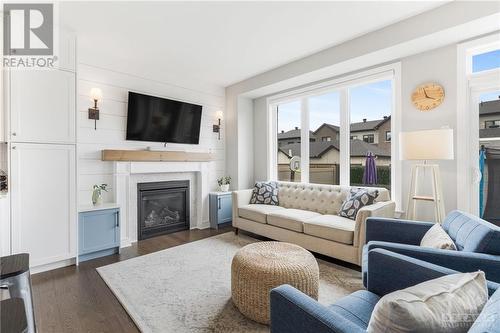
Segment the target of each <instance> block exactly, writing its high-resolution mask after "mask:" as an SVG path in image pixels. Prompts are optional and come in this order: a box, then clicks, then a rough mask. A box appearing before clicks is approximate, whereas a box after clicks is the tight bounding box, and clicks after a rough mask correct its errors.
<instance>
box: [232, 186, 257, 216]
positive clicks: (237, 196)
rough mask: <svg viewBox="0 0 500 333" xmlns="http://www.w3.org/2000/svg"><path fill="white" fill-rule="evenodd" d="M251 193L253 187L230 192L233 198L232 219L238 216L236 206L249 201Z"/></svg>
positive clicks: (243, 204) (246, 203)
mask: <svg viewBox="0 0 500 333" xmlns="http://www.w3.org/2000/svg"><path fill="white" fill-rule="evenodd" d="M252 193H253V189H248V190H238V191H233V193H232V194H231V196H232V199H233V221H234V219H235V218H236V217H238V208H239V207H241V206H245V205H248V204H249V203H250V199H251V198H252Z"/></svg>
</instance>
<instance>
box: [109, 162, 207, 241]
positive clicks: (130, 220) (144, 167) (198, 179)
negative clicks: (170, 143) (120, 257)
mask: <svg viewBox="0 0 500 333" xmlns="http://www.w3.org/2000/svg"><path fill="white" fill-rule="evenodd" d="M212 163H215V162H213V161H208V162H113V164H114V172H113V177H114V185H115V201H116V202H117V203H118V204H119V205H120V207H121V220H122V229H121V247H125V246H129V245H130V244H131V243H133V242H136V241H137V240H138V239H139V238H138V232H137V231H138V230H137V213H138V210H137V184H139V183H149V182H165V181H189V192H190V198H189V203H190V204H189V206H190V212H189V215H190V224H189V228H190V229H205V228H209V227H210V224H209V221H208V194H209V192H210V191H212V190H215V187H216V182H215V179H216V175H215V168H214V166H213V165H212ZM210 180H213V183H214V184H211V182H210Z"/></svg>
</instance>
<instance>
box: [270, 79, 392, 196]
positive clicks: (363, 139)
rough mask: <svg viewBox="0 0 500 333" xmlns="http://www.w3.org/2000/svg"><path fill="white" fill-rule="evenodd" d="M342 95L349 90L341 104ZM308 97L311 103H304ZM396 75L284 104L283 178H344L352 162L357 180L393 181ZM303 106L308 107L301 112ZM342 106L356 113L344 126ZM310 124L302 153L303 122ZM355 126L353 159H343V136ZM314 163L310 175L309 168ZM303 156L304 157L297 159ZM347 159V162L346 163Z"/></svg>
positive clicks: (280, 124) (280, 134)
mask: <svg viewBox="0 0 500 333" xmlns="http://www.w3.org/2000/svg"><path fill="white" fill-rule="evenodd" d="M341 96H349V101H348V103H346V104H347V105H346V106H345V108H346V109H345V110H341V106H340V105H341V103H340V99H341ZM303 103H307V107H303ZM391 110H392V81H391V80H383V81H377V82H371V83H367V84H364V85H357V86H352V87H346V88H344V89H339V90H335V91H332V92H329V93H324V94H321V95H316V96H311V97H307V98H303V99H299V100H297V101H294V102H287V103H283V104H279V105H278V107H277V138H276V139H277V148H278V152H277V153H278V158H277V162H278V165H277V168H278V179H279V180H283V181H294V182H300V181H308V182H311V183H318V184H333V185H336V184H340V175H341V170H342V168H348V169H349V171H348V174H349V180H350V184H351V185H359V186H383V187H386V188H390V186H391V178H390V176H391ZM301 112H308V116H307V117H301ZM341 112H345V113H344V114H345V115H346V116H347V117H348V118H349V119H350V125H349V126H345V127H348V128H342V126H341V120H340V118H341ZM303 124H304V125H305V126H306V127H308V128H305V130H308V132H309V134H308V136H309V152H308V156H303V154H302V156H301V150H300V149H301V138H304V137H305V136H304V134H305V133H303V132H302V127H303V126H302V125H303ZM344 131H348V132H349V134H348V135H349V138H350V140H349V141H350V144H349V157H350V163H349V165H342V162H341V149H343V148H342V147H341V144H340V142H341V137H342V136H343V135H345V134H344V133H345V132H344ZM301 159H302V160H304V159H305V162H306V163H304V161H302V163H303V164H302V166H304V165H306V166H308V170H307V172H308V177H304V175H303V173H304V170H302V169H300V168H297V166H300V165H301V162H300V161H301ZM297 161H299V162H298V163H297ZM345 164H347V163H345Z"/></svg>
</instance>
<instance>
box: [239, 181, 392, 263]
mask: <svg viewBox="0 0 500 333" xmlns="http://www.w3.org/2000/svg"><path fill="white" fill-rule="evenodd" d="M278 188H279V206H270V205H261V204H249V203H250V198H251V197H252V191H253V189H248V190H239V191H234V192H233V226H234V227H235V228H236V232H238V229H242V230H246V231H248V232H251V233H254V234H257V235H262V236H265V237H268V238H271V239H275V240H279V241H284V242H290V243H294V244H298V245H300V246H302V247H304V248H306V249H308V250H310V251H313V252H317V253H321V254H324V255H327V256H330V257H333V258H337V259H341V260H344V261H347V262H350V263H353V264H356V265H360V263H361V254H362V250H363V245H364V243H365V223H364V222H365V220H366V218H368V217H370V216H378V217H394V210H395V204H394V202H393V201H390V194H389V191H388V190H387V189H385V188H376V189H377V190H379V195H378V197H377V199H376V200H375V203H374V204H373V205H369V206H365V207H363V208H361V209H360V210H359V211H358V214H357V216H356V220H355V221H353V220H351V219H348V218H345V217H341V216H339V215H338V213H339V210H340V207H341V206H342V202H343V201H344V200H345V199H346V198H347V197H348V196H349V193H350V189H351V188H350V187H348V186H338V185H320V184H304V183H290V182H278ZM371 189H373V188H371Z"/></svg>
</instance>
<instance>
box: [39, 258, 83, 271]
mask: <svg viewBox="0 0 500 333" xmlns="http://www.w3.org/2000/svg"><path fill="white" fill-rule="evenodd" d="M75 264H76V258H70V259H64V260H60V261H56V262H52V263H50V264H45V265H39V266H34V267H30V273H31V274H37V273H42V272H46V271H51V270H53V269H57V268H61V267H66V266H71V265H75Z"/></svg>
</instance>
